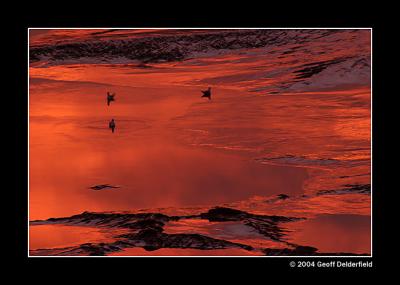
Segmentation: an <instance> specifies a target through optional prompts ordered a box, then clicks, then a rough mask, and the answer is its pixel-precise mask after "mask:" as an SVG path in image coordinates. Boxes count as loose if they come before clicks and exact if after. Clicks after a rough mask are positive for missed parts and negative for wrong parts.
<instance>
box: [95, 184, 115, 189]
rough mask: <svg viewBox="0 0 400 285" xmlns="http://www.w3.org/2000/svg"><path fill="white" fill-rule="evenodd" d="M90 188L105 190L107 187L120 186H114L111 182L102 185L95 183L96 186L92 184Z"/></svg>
mask: <svg viewBox="0 0 400 285" xmlns="http://www.w3.org/2000/svg"><path fill="white" fill-rule="evenodd" d="M89 188H90V189H93V190H103V189H107V188H120V187H119V186H113V185H110V184H100V185H95V186H92V187H89Z"/></svg>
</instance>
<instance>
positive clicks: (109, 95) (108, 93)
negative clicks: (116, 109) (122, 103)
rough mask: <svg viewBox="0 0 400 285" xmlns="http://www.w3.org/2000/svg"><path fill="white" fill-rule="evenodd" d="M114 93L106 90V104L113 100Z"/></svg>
mask: <svg viewBox="0 0 400 285" xmlns="http://www.w3.org/2000/svg"><path fill="white" fill-rule="evenodd" d="M114 96H115V93H110V92H107V105H108V106H110V102H111V101H115V99H114Z"/></svg>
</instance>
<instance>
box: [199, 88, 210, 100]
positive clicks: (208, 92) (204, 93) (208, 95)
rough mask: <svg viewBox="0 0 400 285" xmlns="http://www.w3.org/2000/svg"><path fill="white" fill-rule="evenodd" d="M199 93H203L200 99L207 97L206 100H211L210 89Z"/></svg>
mask: <svg viewBox="0 0 400 285" xmlns="http://www.w3.org/2000/svg"><path fill="white" fill-rule="evenodd" d="M201 92H203V96H201V98H203V97H207V98H208V100H211V87H208V90H205V91H201Z"/></svg>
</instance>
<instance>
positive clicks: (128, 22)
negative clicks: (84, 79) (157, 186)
mask: <svg viewBox="0 0 400 285" xmlns="http://www.w3.org/2000/svg"><path fill="white" fill-rule="evenodd" d="M32 15H34V13H32V14H30V15H28V16H17V17H16V19H15V21H14V23H13V25H12V27H11V28H10V29H9V31H10V32H11V33H10V37H9V38H10V39H12V45H11V49H12V50H11V51H10V53H11V54H12V56H10V58H11V59H12V62H11V63H10V64H9V65H8V66H9V67H10V69H11V70H12V76H11V77H10V81H9V82H12V84H11V85H12V87H13V89H14V90H13V91H14V92H13V94H15V98H14V99H15V104H14V106H13V107H14V108H13V109H12V111H13V115H14V117H13V119H14V123H15V126H14V128H13V130H14V134H13V140H14V141H13V145H15V146H17V148H16V150H15V153H14V156H13V162H14V164H13V165H14V167H13V169H14V171H15V173H14V176H13V177H14V181H15V183H14V184H15V186H16V187H15V189H14V192H13V194H14V197H13V199H14V202H15V204H13V205H12V207H13V213H14V220H13V221H12V222H13V223H12V226H13V227H14V228H13V236H14V239H13V241H11V242H10V244H12V245H13V247H14V248H13V252H12V253H11V254H10V256H13V257H14V260H16V261H18V262H20V264H23V265H27V264H28V263H29V264H30V266H33V267H34V268H35V269H36V270H40V268H49V267H52V265H53V266H56V267H57V266H59V264H60V262H61V263H62V264H63V266H65V265H66V264H68V265H70V266H74V267H78V268H79V267H81V266H83V264H85V263H87V261H88V260H89V261H88V262H96V263H97V264H101V265H107V266H108V264H109V263H112V264H113V265H117V266H122V265H127V264H131V265H132V262H134V263H135V264H136V265H137V264H138V262H140V263H141V264H142V265H144V266H153V265H152V264H154V262H157V263H158V265H165V264H166V263H171V261H173V263H175V262H176V263H179V264H180V265H183V264H184V263H186V265H188V264H189V265H190V264H191V263H192V261H196V262H201V263H203V262H206V263H203V264H207V267H208V269H209V271H216V272H218V267H215V266H213V265H215V264H218V266H219V264H221V263H224V264H225V265H228V266H231V268H230V270H232V272H235V269H236V267H237V270H240V271H242V270H243V268H242V267H241V266H242V265H243V264H246V266H249V267H253V266H256V265H261V266H263V267H265V266H266V267H268V269H270V270H272V269H274V270H276V269H278V270H284V271H286V272H298V271H315V270H318V271H325V270H332V268H331V269H323V268H309V269H306V270H303V269H302V270H298V269H297V268H290V267H289V266H288V263H289V261H291V260H308V261H311V260H314V261H318V260H324V259H325V260H357V261H358V260H362V261H370V260H373V262H374V266H373V268H372V269H370V268H364V269H352V268H347V269H345V268H343V269H337V268H335V269H333V270H334V271H375V270H377V269H383V268H384V267H385V266H386V261H387V258H386V254H387V253H388V252H387V250H386V249H385V247H386V246H388V245H387V243H386V242H385V240H386V238H387V233H385V230H386V229H387V228H388V227H389V225H388V221H387V220H385V215H387V210H386V209H387V208H388V203H387V200H385V196H384V195H385V191H387V189H384V188H385V187H387V183H386V185H385V179H384V175H385V174H386V170H387V168H386V166H385V165H386V164H385V163H382V160H383V158H384V157H385V151H384V144H385V141H387V137H386V136H385V135H384V132H383V128H382V126H385V123H386V122H387V121H388V119H387V117H386V116H385V115H384V114H385V112H384V110H385V107H384V103H383V98H382V94H384V92H383V83H382V82H383V80H384V72H385V70H384V67H383V66H382V64H381V63H382V62H383V54H384V51H383V50H384V47H385V45H387V43H386V42H385V41H386V38H387V37H388V31H387V29H386V28H387V26H388V25H387V24H386V23H384V22H380V20H378V19H377V17H375V18H372V17H370V18H368V19H364V20H361V21H360V20H359V19H357V18H355V17H354V15H353V14H351V13H349V15H343V14H342V15H340V17H333V18H328V17H326V15H322V16H321V18H322V19H317V18H315V17H314V18H313V17H311V18H310V17H309V16H305V17H300V18H301V19H299V17H297V18H293V17H292V18H291V21H288V18H287V17H275V18H273V17H271V16H270V15H267V16H268V17H267V18H266V17H265V15H264V17H260V16H254V17H251V18H250V19H243V18H241V19H240V21H241V23H239V21H238V18H237V17H234V16H232V15H227V16H223V17H222V18H221V16H220V17H218V18H217V17H210V15H209V14H207V17H205V16H204V15H202V16H197V17H196V16H190V15H188V16H186V17H183V18H184V19H183V20H182V17H181V18H180V20H179V21H177V20H176V18H173V17H171V18H168V19H169V20H168V19H166V18H165V17H162V16H161V17H156V16H155V17H154V18H151V19H149V18H147V19H143V18H140V17H138V14H137V13H135V14H134V15H130V16H123V17H122V16H118V17H114V16H112V15H115V14H113V13H111V12H110V13H107V14H105V15H104V14H102V15H101V16H99V15H95V16H94V15H92V14H90V13H89V14H86V15H85V16H84V17H82V18H79V20H77V18H76V17H75V16H71V14H68V13H65V14H63V15H55V14H46V15H45V16H42V17H38V16H37V15H36V16H32ZM171 19H174V20H171ZM107 26H116V27H299V28H302V27H360V28H361V27H362V28H365V27H372V28H373V150H372V153H373V185H372V187H373V258H365V257H364V258H340V259H339V258H291V257H279V258H230V257H223V258H207V257H202V258H167V257H163V258H29V259H28V257H27V227H26V226H27V207H26V206H27V196H26V191H27V183H28V180H27V150H26V145H27V144H26V143H27V121H28V120H27V99H26V92H27V88H28V86H27V33H28V30H27V28H28V27H107ZM10 110H11V109H10ZM32 269H33V268H32ZM240 271H239V272H240Z"/></svg>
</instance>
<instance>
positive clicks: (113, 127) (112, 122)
mask: <svg viewBox="0 0 400 285" xmlns="http://www.w3.org/2000/svg"><path fill="white" fill-rule="evenodd" d="M108 127H109V128H110V129H111V131H112V132H113V133H114V129H115V121H114V119H111V121H110V122H109V123H108Z"/></svg>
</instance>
